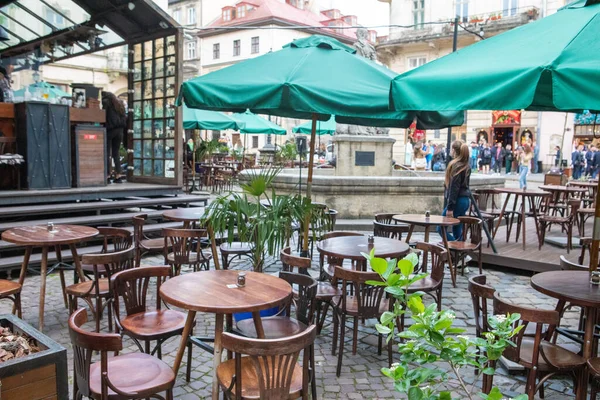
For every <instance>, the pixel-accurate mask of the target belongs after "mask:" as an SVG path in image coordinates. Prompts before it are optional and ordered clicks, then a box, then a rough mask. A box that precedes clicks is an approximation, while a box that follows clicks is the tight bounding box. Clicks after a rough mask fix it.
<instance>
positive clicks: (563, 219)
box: [538, 196, 581, 253]
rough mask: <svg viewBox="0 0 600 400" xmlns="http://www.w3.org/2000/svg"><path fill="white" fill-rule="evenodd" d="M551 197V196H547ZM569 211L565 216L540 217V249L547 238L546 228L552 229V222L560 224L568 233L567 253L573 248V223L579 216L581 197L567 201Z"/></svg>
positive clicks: (545, 215)
mask: <svg viewBox="0 0 600 400" xmlns="http://www.w3.org/2000/svg"><path fill="white" fill-rule="evenodd" d="M547 198H549V196H547ZM567 205H568V212H567V213H566V215H565V216H560V215H550V214H544V215H540V216H539V217H538V223H539V227H540V240H539V246H538V249H539V250H541V249H542V246H543V245H544V240H545V239H546V229H550V227H551V226H552V224H556V225H560V227H561V229H562V230H563V231H566V233H567V253H570V252H571V249H572V248H573V224H575V220H576V218H577V210H579V207H580V205H581V200H580V199H572V200H569V201H568V202H567Z"/></svg>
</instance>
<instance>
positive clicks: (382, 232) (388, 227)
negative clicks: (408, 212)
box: [373, 220, 410, 240]
mask: <svg viewBox="0 0 600 400" xmlns="http://www.w3.org/2000/svg"><path fill="white" fill-rule="evenodd" d="M409 230H410V227H409V226H408V225H404V224H402V225H396V224H389V223H384V222H378V221H377V220H374V221H373V235H374V236H378V237H385V238H390V239H397V240H402V234H403V233H406V232H408V231H409Z"/></svg>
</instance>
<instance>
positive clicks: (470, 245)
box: [448, 217, 483, 278]
mask: <svg viewBox="0 0 600 400" xmlns="http://www.w3.org/2000/svg"><path fill="white" fill-rule="evenodd" d="M458 219H459V220H460V223H461V224H462V228H463V230H462V237H461V238H459V240H456V241H453V242H448V248H449V249H450V253H451V254H453V255H454V260H456V261H455V262H454V266H455V268H454V272H456V268H457V267H458V262H459V261H462V271H463V275H464V271H465V256H466V255H467V253H468V252H473V253H477V259H478V260H479V261H478V262H477V266H478V267H479V273H480V274H481V273H483V270H482V263H483V261H482V257H481V250H482V249H481V247H482V246H481V244H482V241H483V236H482V221H481V220H480V219H479V218H475V217H458ZM455 278H456V277H455Z"/></svg>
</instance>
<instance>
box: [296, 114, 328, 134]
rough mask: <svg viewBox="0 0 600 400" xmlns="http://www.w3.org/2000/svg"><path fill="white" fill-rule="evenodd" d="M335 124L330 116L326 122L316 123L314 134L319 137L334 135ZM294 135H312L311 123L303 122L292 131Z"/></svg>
mask: <svg viewBox="0 0 600 400" xmlns="http://www.w3.org/2000/svg"><path fill="white" fill-rule="evenodd" d="M336 127H337V124H336V122H335V116H333V115H332V116H331V118H329V119H328V120H327V121H317V130H316V132H315V134H316V135H317V136H321V135H334V134H335V129H336ZM292 132H294V133H302V134H304V135H310V134H311V133H312V123H311V122H305V123H303V124H300V125H298V126H295V127H294V128H293V129H292Z"/></svg>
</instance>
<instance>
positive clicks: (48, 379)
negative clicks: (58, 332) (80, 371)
mask: <svg viewBox="0 0 600 400" xmlns="http://www.w3.org/2000/svg"><path fill="white" fill-rule="evenodd" d="M0 325H1V326H3V327H9V328H11V330H12V331H13V332H15V333H16V332H22V333H26V334H27V335H29V336H30V337H32V338H34V339H36V340H37V342H38V345H39V346H40V348H41V349H43V350H42V351H40V352H39V353H35V354H32V355H29V356H26V357H21V358H16V359H12V360H9V361H5V362H0V384H1V386H0V399H2V400H25V399H27V400H42V399H44V400H45V399H58V400H67V399H68V398H69V387H68V386H67V385H68V376H67V375H68V371H67V350H66V349H65V348H64V347H62V346H61V345H59V344H58V343H56V342H55V341H54V340H52V339H50V338H49V337H48V336H46V335H44V334H43V333H41V332H39V331H38V330H37V329H35V328H33V327H32V326H31V325H29V324H27V323H26V322H24V321H22V320H20V319H19V318H17V317H15V316H14V315H10V314H9V315H0Z"/></svg>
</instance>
